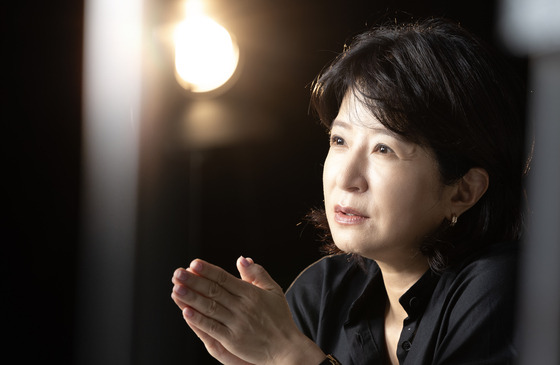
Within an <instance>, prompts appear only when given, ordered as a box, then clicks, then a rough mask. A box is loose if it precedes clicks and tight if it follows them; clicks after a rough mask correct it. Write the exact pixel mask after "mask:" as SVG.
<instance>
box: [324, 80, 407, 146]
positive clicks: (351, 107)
mask: <svg viewBox="0 0 560 365" xmlns="http://www.w3.org/2000/svg"><path fill="white" fill-rule="evenodd" d="M352 126H358V127H364V128H368V129H371V130H373V131H377V132H383V133H385V134H389V135H391V136H393V137H395V138H398V139H402V136H400V135H398V134H397V133H395V132H393V131H391V130H389V129H388V128H387V127H385V126H384V125H383V124H382V123H381V122H380V121H379V120H378V119H377V117H376V116H375V115H374V114H373V112H372V110H371V109H370V107H369V106H368V105H367V104H366V103H365V102H364V101H363V96H361V95H360V93H359V91H355V90H353V89H351V90H348V91H347V92H346V94H345V95H344V98H343V99H342V103H341V104H340V108H339V110H338V115H337V116H336V118H335V119H334V121H333V122H332V124H331V129H332V128H335V127H340V128H350V127H352Z"/></svg>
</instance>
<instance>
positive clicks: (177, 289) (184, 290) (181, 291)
mask: <svg viewBox="0 0 560 365" xmlns="http://www.w3.org/2000/svg"><path fill="white" fill-rule="evenodd" d="M173 291H174V292H175V293H177V294H179V295H185V294H187V288H185V287H184V286H182V285H175V286H174V287H173Z"/></svg>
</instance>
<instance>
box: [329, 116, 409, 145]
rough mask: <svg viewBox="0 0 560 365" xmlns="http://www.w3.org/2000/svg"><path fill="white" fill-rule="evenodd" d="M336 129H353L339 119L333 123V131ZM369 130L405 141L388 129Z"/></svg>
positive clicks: (372, 128)
mask: <svg viewBox="0 0 560 365" xmlns="http://www.w3.org/2000/svg"><path fill="white" fill-rule="evenodd" d="M334 127H340V128H343V129H351V128H352V125H351V124H350V123H348V122H345V121H343V120H340V119H338V118H337V119H335V120H334V121H333V122H332V124H331V130H332V129H333V128H334ZM368 128H369V129H371V130H372V131H375V132H376V133H380V134H385V135H387V136H389V137H393V138H395V139H398V140H401V141H402V140H404V139H403V137H402V136H401V135H399V134H397V133H395V132H393V131H391V130H389V129H387V128H379V127H377V128H376V127H368Z"/></svg>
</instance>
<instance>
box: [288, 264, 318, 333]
mask: <svg viewBox="0 0 560 365" xmlns="http://www.w3.org/2000/svg"><path fill="white" fill-rule="evenodd" d="M318 266H319V263H315V264H314V265H312V266H310V267H308V268H307V269H305V270H304V271H303V272H302V273H301V274H300V275H299V276H298V277H297V278H296V280H295V281H294V282H293V283H292V285H291V286H290V287H289V288H288V290H287V291H286V300H287V301H288V305H289V306H290V310H291V312H292V317H293V319H294V321H295V323H296V325H297V326H298V328H299V329H300V331H302V332H303V333H304V334H305V335H306V336H307V337H309V338H310V339H312V340H314V341H316V338H317V331H318V326H319V317H320V308H321V300H320V298H321V297H322V293H321V287H322V285H321V283H320V280H321V277H322V274H321V272H320V271H321V270H320V267H318Z"/></svg>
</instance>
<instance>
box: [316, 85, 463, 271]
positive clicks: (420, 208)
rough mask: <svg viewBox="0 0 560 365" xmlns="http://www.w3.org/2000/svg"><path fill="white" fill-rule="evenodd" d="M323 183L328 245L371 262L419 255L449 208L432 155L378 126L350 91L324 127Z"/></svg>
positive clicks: (447, 192)
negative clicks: (329, 235)
mask: <svg viewBox="0 0 560 365" xmlns="http://www.w3.org/2000/svg"><path fill="white" fill-rule="evenodd" d="M323 187H324V195H325V208H326V212H327V219H328V222H329V227H330V230H331V233H332V236H333V239H334V242H335V244H336V245H337V246H338V247H339V248H340V249H341V250H343V251H345V252H349V253H357V254H360V255H362V256H365V257H369V258H371V259H374V260H377V261H386V262H387V263H391V262H393V263H397V262H404V261H407V260H406V259H407V258H414V257H416V258H421V255H419V254H418V252H419V251H418V247H419V245H420V243H421V241H422V239H423V237H425V236H426V235H427V234H429V233H430V232H432V231H433V230H434V229H436V228H437V227H438V226H439V225H440V224H441V222H442V221H443V219H444V218H445V217H446V216H449V213H450V204H449V202H450V201H451V194H452V192H451V189H450V187H449V186H446V185H444V184H443V183H442V182H441V181H440V175H439V172H438V167H437V163H436V161H435V159H434V157H433V155H432V153H431V152H430V151H428V150H426V149H424V148H422V147H420V146H419V145H417V144H414V143H411V142H407V141H405V140H403V139H402V138H400V137H399V136H398V135H396V134H394V133H392V132H391V131H389V130H388V129H387V128H385V127H384V126H383V125H382V124H381V123H380V122H379V121H378V120H377V119H376V118H375V117H374V116H373V115H372V114H371V113H370V112H369V111H368V110H367V109H366V108H365V107H364V106H363V104H362V103H361V102H360V101H359V100H358V99H357V98H356V97H355V96H354V93H353V92H348V93H347V94H346V96H345V98H344V100H343V102H342V105H341V107H340V110H339V113H338V116H337V117H336V119H335V120H334V122H333V124H332V128H331V138H330V150H329V153H328V155H327V158H326V160H325V167H324V172H323ZM403 259H405V260H404V261H403Z"/></svg>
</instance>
